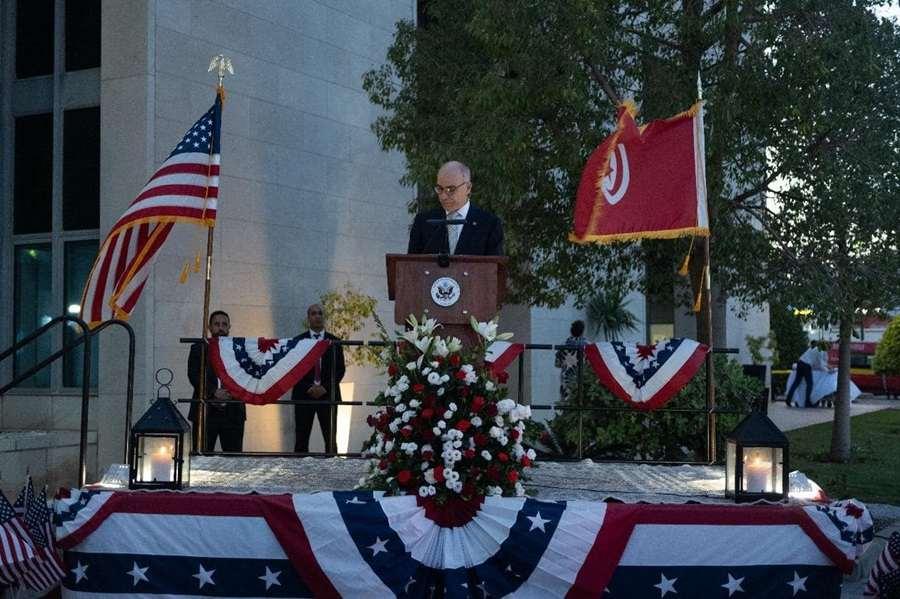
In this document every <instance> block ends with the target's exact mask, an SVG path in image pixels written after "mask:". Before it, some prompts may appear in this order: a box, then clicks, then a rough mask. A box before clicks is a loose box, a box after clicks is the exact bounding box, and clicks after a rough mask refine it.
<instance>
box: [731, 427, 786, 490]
mask: <svg viewBox="0 0 900 599" xmlns="http://www.w3.org/2000/svg"><path fill="white" fill-rule="evenodd" d="M725 439H726V441H727V449H726V452H725V496H726V497H733V498H734V500H735V501H736V502H738V503H742V502H746V501H756V500H758V499H768V500H770V501H781V500H784V499H787V496H788V491H789V490H790V485H789V483H788V471H789V468H788V454H789V445H790V443H789V442H788V438H787V437H786V436H785V435H784V433H782V432H781V431H780V430H779V429H778V427H777V426H775V423H774V422H772V421H771V420H769V418H768V417H767V416H766V415H765V414H761V413H759V412H753V413H752V414H750V415H749V416H747V417H746V418H744V420H742V421H741V423H740V424H738V425H737V427H736V428H735V429H734V430H733V431H731V433H729V434H728V436H727V437H725Z"/></svg>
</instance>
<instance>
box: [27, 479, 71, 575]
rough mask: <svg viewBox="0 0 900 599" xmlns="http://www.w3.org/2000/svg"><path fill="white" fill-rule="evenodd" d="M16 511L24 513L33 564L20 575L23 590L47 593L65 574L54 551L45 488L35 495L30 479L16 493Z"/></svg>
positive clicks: (57, 554)
mask: <svg viewBox="0 0 900 599" xmlns="http://www.w3.org/2000/svg"><path fill="white" fill-rule="evenodd" d="M15 509H16V511H20V510H21V511H22V512H23V516H22V517H23V519H24V522H25V529H26V530H27V531H28V532H27V535H28V538H29V540H30V541H31V543H32V551H33V552H34V561H33V563H32V564H31V565H30V567H29V568H28V569H27V570H25V571H24V572H23V576H22V581H23V582H24V583H25V587H26V588H29V589H31V590H33V591H46V590H49V589H52V588H53V587H55V586H56V585H58V584H59V581H60V580H62V579H63V577H64V576H65V575H66V573H65V570H63V564H62V560H61V559H60V557H59V553H58V552H57V550H56V539H55V537H54V535H53V524H52V521H51V512H50V508H49V507H48V506H47V489H44V490H43V491H41V494H40V496H35V493H34V484H33V483H32V481H31V477H28V481H27V482H26V483H25V488H24V489H22V492H21V493H19V497H18V498H17V499H16V503H15Z"/></svg>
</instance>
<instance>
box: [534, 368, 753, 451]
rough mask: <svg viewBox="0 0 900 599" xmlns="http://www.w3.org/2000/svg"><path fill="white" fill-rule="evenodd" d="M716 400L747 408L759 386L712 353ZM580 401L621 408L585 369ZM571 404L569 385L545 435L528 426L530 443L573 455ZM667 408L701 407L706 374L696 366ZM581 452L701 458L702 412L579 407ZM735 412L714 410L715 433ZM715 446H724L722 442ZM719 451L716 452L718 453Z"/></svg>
mask: <svg viewBox="0 0 900 599" xmlns="http://www.w3.org/2000/svg"><path fill="white" fill-rule="evenodd" d="M714 367H715V373H716V405H717V407H719V408H720V409H725V410H741V411H744V412H746V411H749V409H750V407H751V406H752V405H753V402H755V401H756V400H757V398H758V397H759V395H760V392H761V391H762V386H761V385H760V383H759V382H758V381H756V380H755V379H752V378H750V377H747V376H744V374H743V372H742V370H741V366H740V365H739V364H737V363H735V362H732V361H730V360H728V359H727V358H725V357H724V356H715V366H714ZM583 376H584V378H583V385H584V399H585V403H584V405H585V406H586V407H600V408H616V409H621V408H623V407H624V404H623V403H622V401H621V400H620V399H617V398H615V397H613V396H612V394H611V393H610V392H609V391H607V390H606V388H605V387H603V386H602V385H601V384H600V383H599V382H598V381H597V377H596V376H595V375H594V373H593V372H585V373H584V375H583ZM575 405H577V400H576V398H575V389H574V385H571V386H570V387H569V399H567V400H565V401H562V402H560V403H559V404H557V411H558V414H557V416H556V417H555V418H554V419H553V420H551V421H550V422H549V427H548V428H549V431H548V432H549V435H548V434H544V435H542V434H541V433H542V432H543V431H541V430H540V429H536V428H532V429H531V430H530V432H531V434H532V435H534V436H532V440H533V442H534V443H535V445H536V446H539V447H540V446H544V447H548V448H550V449H551V450H555V451H557V452H559V453H562V454H564V455H567V456H574V455H577V448H578V420H579V417H578V412H576V411H574V410H567V409H565V408H566V407H567V406H575ZM665 408H672V409H700V410H702V409H705V408H706V377H705V375H704V371H703V370H702V369H701V370H700V371H699V372H698V373H697V375H696V376H694V378H693V379H691V381H690V382H689V383H688V384H687V385H685V387H684V388H683V389H682V390H681V391H680V392H679V393H678V395H676V396H675V397H674V398H672V400H671V401H669V403H668V404H666V406H665ZM582 418H583V427H584V428H583V430H584V433H583V450H582V452H583V456H584V457H588V458H596V459H627V460H631V459H643V460H676V461H685V460H702V459H704V458H705V455H706V435H705V431H706V416H705V414H703V413H696V414H688V413H678V412H664V411H662V410H658V411H655V412H641V411H638V410H627V411H615V412H602V411H588V412H584V413H583V417H582ZM740 418H741V416H739V415H733V414H720V415H719V416H718V430H719V435H720V437H721V436H723V435H724V434H725V433H727V432H729V431H730V430H731V429H733V428H734V427H735V426H736V425H737V423H738V422H739V421H740ZM719 446H720V448H722V447H724V445H723V444H722V443H720V444H719ZM720 457H721V456H720Z"/></svg>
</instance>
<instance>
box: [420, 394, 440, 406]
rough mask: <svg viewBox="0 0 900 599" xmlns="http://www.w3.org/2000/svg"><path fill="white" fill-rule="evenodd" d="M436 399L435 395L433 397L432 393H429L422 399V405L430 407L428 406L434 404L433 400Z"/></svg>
mask: <svg viewBox="0 0 900 599" xmlns="http://www.w3.org/2000/svg"><path fill="white" fill-rule="evenodd" d="M436 401H437V397H435V396H434V395H429V396H428V397H426V398H425V399H423V400H422V405H423V406H424V407H426V408H430V407H432V406H434V402H436Z"/></svg>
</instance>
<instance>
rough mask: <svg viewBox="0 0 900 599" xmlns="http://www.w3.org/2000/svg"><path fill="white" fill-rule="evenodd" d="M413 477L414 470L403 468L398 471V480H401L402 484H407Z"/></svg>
mask: <svg viewBox="0 0 900 599" xmlns="http://www.w3.org/2000/svg"><path fill="white" fill-rule="evenodd" d="M411 478H412V472H410V471H409V470H401V471H400V472H398V473H397V482H399V483H400V484H401V485H404V486H405V485H406V483H408V482H409V479H411Z"/></svg>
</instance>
